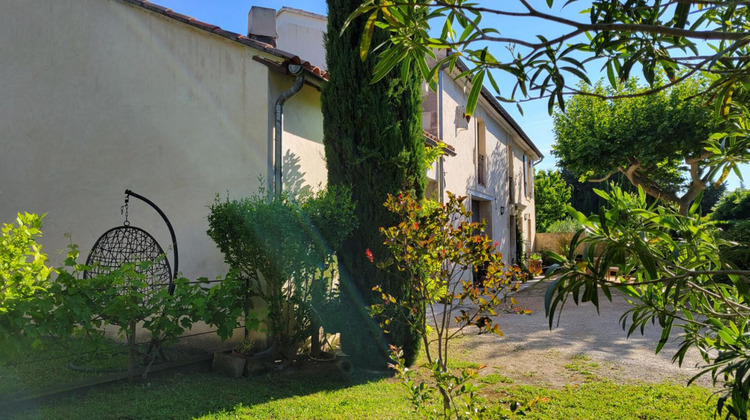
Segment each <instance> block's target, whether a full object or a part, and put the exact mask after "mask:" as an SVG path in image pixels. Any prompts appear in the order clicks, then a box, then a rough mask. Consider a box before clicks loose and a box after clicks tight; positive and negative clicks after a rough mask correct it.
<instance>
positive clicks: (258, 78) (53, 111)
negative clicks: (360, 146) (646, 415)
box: [0, 0, 542, 278]
mask: <svg viewBox="0 0 750 420" xmlns="http://www.w3.org/2000/svg"><path fill="white" fill-rule="evenodd" d="M325 23H326V22H325V17H323V16H319V15H315V14H312V13H308V12H304V11H301V10H296V9H290V8H283V9H281V10H280V11H278V12H277V13H276V12H275V11H273V10H269V9H263V8H253V10H252V11H251V12H250V14H249V18H248V33H247V34H237V33H233V32H229V31H225V30H223V29H221V28H219V27H217V26H215V25H211V24H208V23H205V22H200V21H198V20H195V19H193V18H191V17H189V16H184V15H181V14H179V13H176V12H174V11H172V10H169V9H166V8H164V7H161V6H158V5H156V4H153V3H150V2H148V1H141V0H35V1H33V2H32V1H25V0H9V1H6V2H4V4H3V12H2V13H0V57H2V60H0V221H2V222H11V221H13V220H14V219H15V214H16V213H17V212H21V211H26V212H35V213H46V214H47V216H46V218H45V226H44V238H43V241H42V243H43V246H44V250H45V251H46V252H47V253H49V254H50V257H51V259H52V260H53V262H55V263H59V262H60V261H61V260H62V258H63V257H62V256H61V255H58V254H56V251H59V250H62V249H64V248H65V247H66V245H67V244H68V243H69V242H70V239H68V238H66V237H65V236H64V234H70V235H71V236H72V241H73V242H75V243H77V244H78V245H79V246H80V247H81V250H82V252H83V253H84V254H85V253H86V252H87V251H88V249H90V247H91V245H92V244H93V243H94V242H95V240H96V239H97V238H98V237H99V235H101V234H102V233H104V232H105V231H106V230H107V229H109V228H111V227H114V226H117V225H119V224H121V223H122V222H123V215H121V213H120V208H121V206H122V205H123V200H124V191H125V190H126V189H131V190H133V191H135V192H137V193H139V194H141V195H143V196H146V197H148V198H149V199H151V200H152V201H154V202H155V203H157V204H158V205H159V207H160V208H161V209H162V210H163V211H164V213H166V214H167V216H168V217H169V219H170V220H171V222H172V225H173V226H174V228H175V231H176V236H177V241H178V243H179V250H180V267H179V268H180V271H181V272H182V273H183V274H184V275H185V276H186V277H188V278H197V277H202V276H207V277H210V278H212V277H215V276H217V275H219V274H222V273H224V272H225V271H226V268H225V266H224V264H223V258H222V256H221V254H220V253H219V252H218V250H217V249H216V246H215V245H214V244H213V242H212V241H211V240H210V239H209V238H208V236H207V235H206V230H207V229H208V224H207V220H206V216H207V214H208V206H209V205H210V204H211V203H212V202H213V201H214V199H215V197H216V196H217V194H218V195H220V196H222V197H224V196H226V195H227V193H228V194H230V195H231V196H233V197H242V196H248V195H250V194H252V193H254V192H256V191H257V189H258V186H259V177H262V178H263V179H264V182H265V184H266V186H267V187H268V188H273V186H274V184H275V181H274V179H275V171H274V167H275V166H277V167H278V165H276V163H277V162H281V163H282V165H281V173H282V174H283V179H284V187H285V188H292V189H299V188H309V187H312V188H314V187H315V186H317V185H321V184H324V183H325V180H326V168H325V161H324V152H323V145H322V140H323V130H322V119H323V118H322V114H321V108H320V86H321V85H322V84H323V83H325V82H326V73H325V62H324V57H325V54H324V50H323V43H322V36H323V33H324V31H325V27H326V25H325ZM300 57H302V58H300ZM452 76H455V75H452V74H448V72H447V69H446V70H444V71H442V72H441V73H440V81H441V82H440V88H439V89H438V91H437V92H432V91H428V90H426V89H425V91H424V129H425V135H426V138H427V141H428V142H434V141H443V142H445V143H446V144H447V145H448V146H449V147H450V149H449V151H450V153H448V154H446V156H444V157H443V158H442V159H441V161H440V162H439V163H438V164H437V165H435V167H434V168H433V170H431V171H430V172H429V175H428V176H429V178H430V185H429V191H430V194H432V195H433V196H435V197H438V198H441V197H445V191H452V192H454V193H456V194H459V195H468V196H470V201H469V202H470V203H471V206H472V209H473V210H474V211H475V214H477V215H478V216H480V217H482V218H484V219H486V220H487V221H488V225H489V227H490V229H489V230H488V234H490V235H491V236H492V238H493V239H494V240H496V241H498V243H499V244H500V251H501V252H502V253H503V255H504V256H505V258H506V260H507V261H508V262H511V261H512V256H513V255H515V252H514V250H515V247H516V243H515V230H514V229H515V227H516V226H519V227H520V229H522V233H523V238H524V241H525V244H526V245H525V246H526V247H527V248H528V249H531V248H530V247H531V246H532V244H533V238H534V229H535V226H534V205H533V202H534V201H533V162H535V161H537V160H538V159H540V158H541V157H542V155H541V153H540V152H539V150H538V149H537V148H536V146H534V144H533V142H531V140H530V139H529V138H528V137H527V136H526V134H525V133H524V132H523V130H522V129H521V128H520V127H519V125H518V124H517V123H516V122H515V121H514V120H513V119H512V118H511V117H510V116H509V115H508V114H507V113H506V112H505V111H504V110H503V108H502V107H501V106H500V104H499V103H498V102H497V101H496V100H495V99H494V98H493V96H492V95H491V94H490V93H489V92H488V91H487V90H486V89H485V90H483V92H482V95H481V100H480V104H479V107H478V109H477V112H476V115H475V117H474V118H472V119H470V120H469V121H467V120H466V119H464V118H463V114H462V107H463V106H464V105H465V103H466V97H467V94H468V91H469V88H470V87H469V86H467V85H466V83H465V82H462V81H459V82H457V81H454V80H453V77H452ZM279 105H282V106H281V108H280V107H279ZM277 127H280V130H279V129H277ZM279 139H281V142H279ZM277 144H280V145H281V147H280V148H279V149H276V148H275V147H276V145H277ZM277 154H278V155H280V156H281V158H280V159H279V158H278V157H277ZM129 220H130V222H131V223H132V224H133V225H137V226H139V227H142V228H144V229H145V230H147V231H148V232H150V233H151V234H152V235H154V237H155V238H156V239H157V240H158V241H159V242H160V243H161V244H162V245H163V246H165V248H166V246H167V245H168V244H169V243H171V242H170V239H169V233H168V232H167V230H166V228H165V226H164V223H163V221H162V220H161V218H160V216H159V215H158V214H156V213H155V212H154V211H153V210H152V209H151V208H149V207H148V206H147V205H145V204H143V203H139V202H138V201H133V200H131V202H130V207H129Z"/></svg>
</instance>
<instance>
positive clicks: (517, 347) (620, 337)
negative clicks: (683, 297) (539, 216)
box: [452, 282, 711, 387]
mask: <svg viewBox="0 0 750 420" xmlns="http://www.w3.org/2000/svg"><path fill="white" fill-rule="evenodd" d="M547 284H548V283H544V282H542V283H532V284H529V285H526V287H525V288H524V289H522V290H521V291H519V292H518V293H516V294H515V298H516V300H517V301H518V303H519V305H520V306H521V307H522V308H524V309H531V310H532V313H531V314H530V315H517V314H514V313H501V314H500V315H499V316H498V317H497V318H496V320H497V321H499V323H500V328H501V330H502V331H503V336H502V337H498V336H496V335H493V334H482V335H478V334H476V332H475V331H476V330H473V331H472V329H469V330H468V333H467V334H466V335H465V336H464V337H462V338H460V339H458V340H457V341H455V342H453V343H454V344H452V345H453V346H454V347H453V353H452V354H453V358H454V360H459V361H465V362H476V363H480V364H487V365H488V368H487V369H485V370H484V371H483V374H485V375H486V374H491V373H496V374H499V375H501V376H502V377H503V380H506V379H507V381H508V382H511V381H512V382H513V383H517V384H530V385H540V386H552V387H560V386H564V385H565V384H572V383H581V382H584V381H587V380H595V379H597V378H608V379H611V380H614V381H616V382H619V383H628V382H664V381H671V382H675V383H679V384H686V383H687V381H688V380H689V379H690V378H691V377H692V376H693V375H695V374H696V373H697V372H698V371H699V369H698V368H696V366H700V365H701V364H702V360H701V359H700V357H699V355H698V353H697V351H692V350H691V351H689V352H688V355H687V357H686V359H685V362H684V363H683V366H682V367H679V366H678V365H677V364H676V363H674V364H673V363H672V362H671V358H672V356H673V355H674V353H675V352H676V350H677V348H678V347H679V343H678V341H677V340H676V339H675V338H672V339H671V340H670V342H669V343H668V344H667V345H666V346H665V347H664V349H663V350H662V351H661V352H660V353H659V354H654V348H655V346H656V343H657V342H658V340H659V335H660V332H661V330H660V329H659V328H658V326H653V325H649V326H648V327H647V328H646V329H645V334H644V335H641V334H640V331H637V332H635V333H633V335H631V336H630V338H627V333H626V331H623V329H622V326H621V324H620V322H619V319H620V315H621V314H623V313H624V312H625V311H626V310H627V309H629V308H630V305H629V304H628V303H627V302H626V301H625V299H624V296H623V295H621V294H619V293H618V294H613V301H612V302H609V301H608V300H606V298H605V297H604V296H601V299H602V302H601V304H600V311H599V312H600V313H599V314H597V310H596V308H595V307H594V306H593V305H592V304H590V303H585V304H581V305H580V306H576V305H575V304H574V303H573V301H572V299H571V300H570V301H569V302H568V303H567V304H566V306H565V309H564V310H563V313H562V317H561V318H560V322H559V324H558V325H555V326H554V327H553V328H552V330H550V329H549V323H548V320H547V318H546V317H545V315H544V293H545V291H546V288H547ZM556 322H557V321H556ZM676 331H677V329H676V328H675V329H674V330H673V333H674V332H676ZM697 383H698V384H700V385H703V386H711V380H710V375H705V376H704V377H702V378H701V379H699V380H698V381H697Z"/></svg>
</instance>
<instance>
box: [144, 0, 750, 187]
mask: <svg viewBox="0 0 750 420" xmlns="http://www.w3.org/2000/svg"><path fill="white" fill-rule="evenodd" d="M152 1H153V2H154V3H156V4H159V5H162V6H166V7H169V8H171V9H173V10H174V11H176V12H179V13H183V14H186V15H189V16H193V17H195V18H196V19H199V20H202V21H204V22H208V23H211V24H214V25H218V26H221V27H222V28H223V29H226V30H229V31H233V32H238V33H243V34H244V33H246V32H247V13H248V11H249V10H250V7H251V6H262V7H269V8H273V9H276V10H278V9H281V8H282V7H284V6H288V7H294V8H297V9H302V10H306V11H309V12H314V13H318V14H321V15H325V14H326V13H327V7H326V2H325V1H324V0H314V1H313V0H254V1H248V0H220V1H211V0H152ZM534 3H539V2H538V1H534ZM584 3H585V2H584ZM541 4H543V3H541ZM541 4H540V5H539V9H540V10H548V9H546V6H543V5H541ZM575 4H576V3H573V5H575ZM582 4H583V3H582ZM490 7H491V5H490ZM552 12H554V13H556V14H560V15H563V16H565V17H568V18H575V17H576V16H577V15H578V12H577V10H575V9H570V8H568V9H565V10H560V8H559V7H558V8H556V9H553V10H552ZM485 22H486V23H488V24H491V25H492V26H493V27H496V28H498V30H500V31H501V33H502V34H503V35H505V36H516V37H526V38H530V37H534V36H535V35H536V34H538V33H543V34H545V35H548V36H550V35H554V34H555V33H558V32H559V31H560V29H559V27H556V26H554V25H552V24H549V23H545V22H539V21H535V22H528V21H524V20H522V19H508V18H500V17H494V18H492V17H486V18H485ZM530 27H531V28H533V30H529V28H530ZM493 53H494V54H497V55H501V54H503V51H502V50H500V49H499V48H498V50H496V51H493ZM303 58H304V57H303ZM589 77H590V78H591V80H592V81H595V80H597V79H598V78H600V77H601V74H600V73H599V72H598V69H596V68H590V69H589ZM504 80H505V81H507V82H508V83H512V81H511V80H510V79H507V78H500V79H498V82H499V84H500V85H501V89H502V86H503V81H504ZM522 106H523V115H521V113H520V112H519V111H518V110H517V109H516V107H515V106H512V105H510V106H506V107H505V108H506V109H507V111H508V112H509V113H510V114H511V115H512V116H513V118H514V119H515V120H516V121H517V122H518V123H519V124H520V126H521V127H522V128H523V130H524V131H525V132H526V134H528V135H529V137H530V138H531V139H532V141H534V143H535V144H536V145H537V147H538V148H539V149H540V150H541V151H542V153H544V155H545V158H544V161H542V163H541V164H539V165H538V166H537V168H539V169H550V168H553V167H554V166H555V159H554V156H552V154H551V153H550V150H551V147H552V143H553V142H554V134H553V124H552V117H551V116H550V115H549V114H548V113H547V101H546V100H539V101H532V102H527V103H524V104H523V105H522ZM742 174H743V177H744V178H745V180H746V181H747V180H748V178H750V166H748V165H744V166H743V167H742ZM739 185H740V181H739V179H738V178H737V177H736V176H735V175H730V178H729V179H728V186H729V190H733V189H735V188H737V187H738V186H739Z"/></svg>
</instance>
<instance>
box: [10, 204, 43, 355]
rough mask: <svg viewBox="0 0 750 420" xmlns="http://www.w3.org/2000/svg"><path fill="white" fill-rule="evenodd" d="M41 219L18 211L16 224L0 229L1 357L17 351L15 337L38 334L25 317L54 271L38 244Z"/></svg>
mask: <svg viewBox="0 0 750 420" xmlns="http://www.w3.org/2000/svg"><path fill="white" fill-rule="evenodd" d="M42 218H43V216H41V217H40V216H37V215H35V214H29V213H23V214H18V217H17V218H16V223H15V224H9V223H8V224H4V225H3V227H2V230H1V231H0V356H2V355H3V354H9V353H12V352H14V351H15V350H17V348H16V347H15V346H14V345H13V344H14V342H15V341H14V340H13V338H14V337H16V336H18V335H20V334H21V333H25V334H27V335H30V336H32V337H33V336H38V335H39V334H35V332H36V331H35V329H34V328H33V325H32V324H31V323H30V322H29V319H28V317H27V316H26V307H27V306H28V305H29V304H31V303H33V302H34V299H35V298H36V297H37V296H38V293H40V292H44V291H45V290H46V289H47V287H49V284H50V283H49V277H50V274H51V273H53V272H54V270H53V269H52V268H50V267H47V265H46V261H47V255H46V254H44V253H42V247H41V245H39V244H38V243H37V240H38V239H39V237H41V235H42V231H41V227H42Z"/></svg>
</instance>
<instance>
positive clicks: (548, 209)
mask: <svg viewBox="0 0 750 420" xmlns="http://www.w3.org/2000/svg"><path fill="white" fill-rule="evenodd" d="M570 197H571V188H570V186H569V185H568V184H567V183H566V182H565V180H564V179H563V178H562V175H561V174H560V172H559V171H552V170H549V171H545V170H540V171H538V172H537V173H536V175H534V206H535V208H536V230H537V232H546V231H547V228H548V227H549V226H550V225H551V224H552V223H554V222H555V221H557V220H561V219H563V218H565V216H566V215H567V213H566V212H565V206H567V205H568V204H570Z"/></svg>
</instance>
